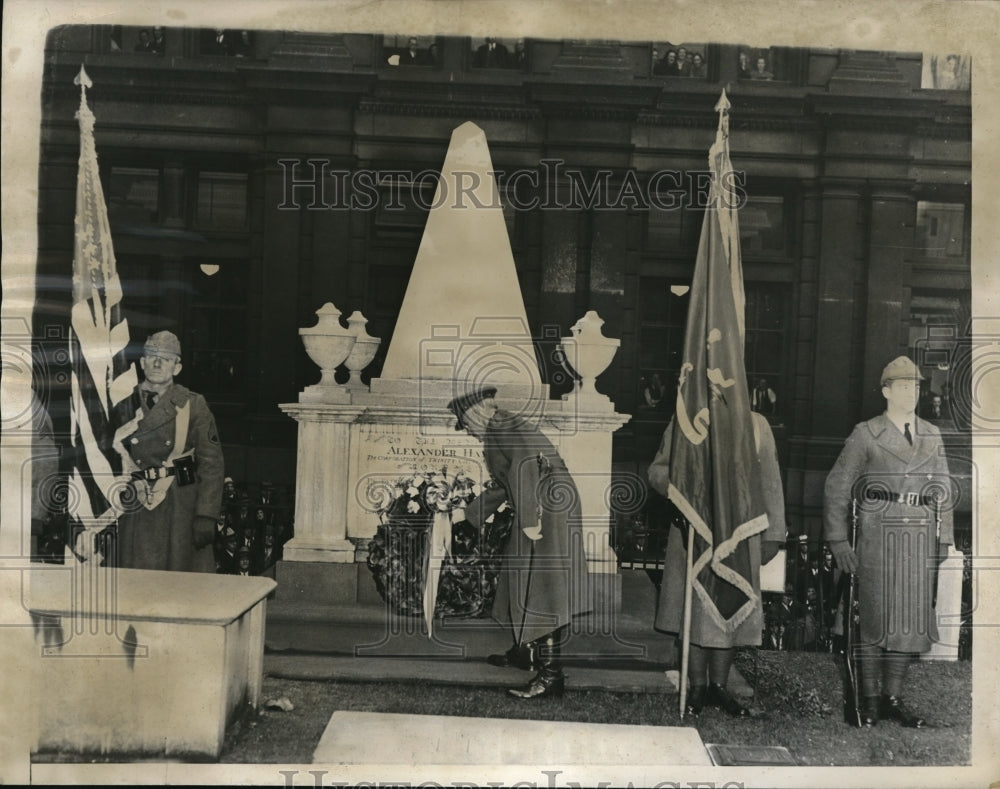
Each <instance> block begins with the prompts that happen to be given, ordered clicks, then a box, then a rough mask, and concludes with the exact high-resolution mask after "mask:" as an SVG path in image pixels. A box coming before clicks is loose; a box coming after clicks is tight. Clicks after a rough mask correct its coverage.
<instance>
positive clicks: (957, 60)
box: [920, 52, 972, 90]
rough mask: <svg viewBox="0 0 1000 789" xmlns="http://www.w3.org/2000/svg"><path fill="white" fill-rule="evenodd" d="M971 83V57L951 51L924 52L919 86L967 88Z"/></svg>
mask: <svg viewBox="0 0 1000 789" xmlns="http://www.w3.org/2000/svg"><path fill="white" fill-rule="evenodd" d="M971 84H972V58H971V57H969V56H968V55H960V54H958V53H955V52H952V53H949V54H939V55H934V54H924V62H923V70H922V72H921V75H920V87H921V88H936V89H938V90H969V88H970V87H971Z"/></svg>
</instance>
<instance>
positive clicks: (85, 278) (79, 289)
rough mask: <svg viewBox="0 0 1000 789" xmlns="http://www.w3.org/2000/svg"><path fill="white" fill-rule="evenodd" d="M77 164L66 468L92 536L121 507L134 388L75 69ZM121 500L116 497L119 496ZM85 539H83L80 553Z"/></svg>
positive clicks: (72, 499) (83, 94) (81, 520)
mask: <svg viewBox="0 0 1000 789" xmlns="http://www.w3.org/2000/svg"><path fill="white" fill-rule="evenodd" d="M73 82H74V84H76V85H79V86H80V109H79V110H78V111H77V116H76V117H77V119H78V120H79V122H80V162H79V170H78V173H77V183H76V222H75V226H74V227H75V243H74V248H73V307H72V312H71V320H70V335H69V353H70V361H71V365H72V372H71V382H70V386H71V393H70V430H71V439H70V440H71V443H72V446H73V449H74V451H73V469H72V472H71V478H70V496H69V514H70V516H71V518H72V520H73V522H74V525H75V526H76V527H84V528H85V529H87V530H88V531H96V530H99V529H101V528H103V527H105V526H108V525H109V524H111V523H113V522H114V521H115V520H116V519H117V518H118V515H119V514H120V513H121V512H122V511H123V508H124V507H125V506H126V501H127V497H128V496H129V494H130V492H131V490H130V486H129V484H128V482H129V478H130V472H131V470H132V469H131V465H130V463H131V461H130V460H129V459H128V454H127V452H126V451H125V449H124V447H123V445H122V441H123V439H124V438H125V437H126V436H127V435H129V434H130V433H132V432H133V431H134V430H135V426H136V403H135V402H133V399H132V394H133V391H134V390H135V387H136V384H137V383H138V376H137V374H136V371H135V368H134V367H133V366H130V365H129V364H128V362H127V360H126V356H125V351H126V348H127V346H128V343H129V330H128V322H127V321H126V320H125V319H124V318H123V317H122V315H121V300H122V288H121V282H120V281H119V279H118V272H117V269H116V265H115V253H114V249H113V248H112V243H111V228H110V226H109V224H108V215H107V209H106V208H105V205H104V191H103V190H102V188H101V181H100V177H99V175H98V168H97V149H96V147H95V145H94V121H95V118H94V114H93V113H92V112H91V111H90V107H89V106H87V88H89V87H91V85H92V83H91V81H90V79H89V77H88V76H87V72H86V71H85V70H84V69H83V67H81V68H80V73H79V74H78V75H77V77H76V79H74V81H73ZM123 497H124V498H123ZM88 543H90V544H92V541H91V540H89V539H85V540H83V541H81V542H80V543H79V545H81V546H83V547H82V548H81V551H82V553H83V555H84V556H89V553H90V551H89V550H88V548H89V545H88Z"/></svg>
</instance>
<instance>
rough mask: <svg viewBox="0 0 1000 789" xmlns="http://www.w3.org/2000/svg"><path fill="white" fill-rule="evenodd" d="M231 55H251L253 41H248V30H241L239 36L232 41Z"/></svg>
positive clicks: (246, 56) (241, 56) (242, 56)
mask: <svg viewBox="0 0 1000 789" xmlns="http://www.w3.org/2000/svg"><path fill="white" fill-rule="evenodd" d="M232 49H233V55H235V56H236V57H238V58H252V57H253V43H252V42H251V41H250V31H249V30H241V31H240V33H239V36H237V38H236V40H235V41H234V42H233V47H232Z"/></svg>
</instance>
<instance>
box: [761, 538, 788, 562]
mask: <svg viewBox="0 0 1000 789" xmlns="http://www.w3.org/2000/svg"><path fill="white" fill-rule="evenodd" d="M784 544H785V543H783V542H777V541H773V540H765V541H764V542H763V543H761V546H760V563H761V564H767V563H768V562H769V561H771V559H773V558H774V557H775V556H777V555H778V551H780V550H781V546H782V545H784Z"/></svg>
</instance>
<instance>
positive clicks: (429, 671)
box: [264, 603, 752, 695]
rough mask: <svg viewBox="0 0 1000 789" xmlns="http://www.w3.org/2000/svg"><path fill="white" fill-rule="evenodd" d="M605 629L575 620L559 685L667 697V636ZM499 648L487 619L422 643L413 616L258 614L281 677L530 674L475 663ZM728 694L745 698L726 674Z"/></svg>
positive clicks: (485, 678)
mask: <svg viewBox="0 0 1000 789" xmlns="http://www.w3.org/2000/svg"><path fill="white" fill-rule="evenodd" d="M611 630H612V631H613V632H586V623H583V625H581V626H578V627H577V628H576V630H575V632H572V633H571V635H570V638H569V640H568V642H567V643H566V645H565V646H564V647H563V655H562V659H563V662H564V665H565V672H566V682H567V687H569V688H575V689H593V690H610V691H619V692H628V693H635V692H644V693H676V692H677V686H676V682H677V671H676V666H677V659H676V655H675V646H674V639H673V638H671V637H670V636H668V635H665V634H663V633H658V632H656V631H655V630H653V629H652V626H651V619H649V618H647V617H645V616H641V615H640V616H631V617H630V616H627V615H620V616H619V618H618V621H617V622H616V623H615V626H614V627H613V628H611ZM509 646H510V635H509V631H508V630H507V629H506V628H503V627H500V626H498V625H497V624H496V623H494V622H493V621H492V620H489V619H475V620H453V621H444V622H441V621H438V622H436V623H435V627H434V636H433V637H432V638H429V637H428V636H427V633H426V629H425V627H424V624H423V622H422V621H421V620H420V619H413V618H401V617H396V616H393V615H392V614H387V612H386V611H385V609H384V608H382V607H381V606H377V605H351V606H302V605H294V606H283V605H281V604H280V603H279V604H271V605H270V606H269V610H268V620H267V629H266V652H265V656H264V671H265V673H266V674H267V675H268V676H273V677H282V678H285V679H305V680H353V681H397V682H406V681H417V682H419V681H423V682H431V683H442V684H459V685H471V686H486V687H490V686H493V687H510V686H513V685H518V684H523V683H524V682H525V680H526V678H527V677H528V676H530V675H528V674H526V673H525V672H523V671H520V670H518V669H511V668H506V669H504V668H496V667H493V666H490V665H488V664H487V663H486V660H485V658H486V656H487V655H489V654H492V653H496V652H502V651H504V650H506V649H507V648H508V647H509ZM730 688H731V690H732V691H733V692H734V693H737V694H739V695H750V694H751V693H752V689H751V688H750V687H749V686H748V685H747V684H746V682H745V681H744V680H743V678H742V677H741V676H740V675H739V674H738V673H737V672H736V671H735V670H734V671H733V674H732V676H731V677H730Z"/></svg>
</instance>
